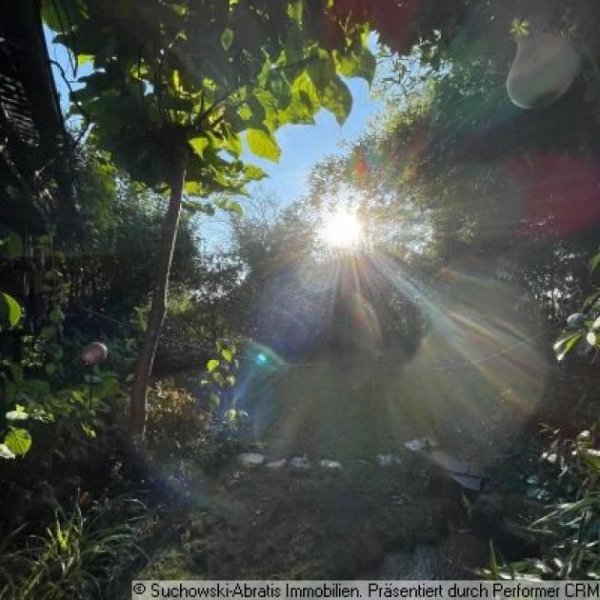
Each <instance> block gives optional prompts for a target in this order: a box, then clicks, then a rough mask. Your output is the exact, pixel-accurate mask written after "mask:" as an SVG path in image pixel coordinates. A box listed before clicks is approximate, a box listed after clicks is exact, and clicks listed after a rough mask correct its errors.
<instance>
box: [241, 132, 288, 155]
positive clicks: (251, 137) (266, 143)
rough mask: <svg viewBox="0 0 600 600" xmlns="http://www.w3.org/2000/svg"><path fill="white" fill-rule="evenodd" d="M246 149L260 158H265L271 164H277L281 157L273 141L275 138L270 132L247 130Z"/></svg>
mask: <svg viewBox="0 0 600 600" xmlns="http://www.w3.org/2000/svg"><path fill="white" fill-rule="evenodd" d="M247 139H248V147H249V148H250V150H251V152H253V153H254V154H256V156H260V158H266V159H267V160H271V161H273V162H277V161H278V160H279V157H280V155H281V150H280V149H279V146H278V145H277V142H276V141H275V138H274V137H273V135H272V134H271V133H270V132H267V131H264V130H263V129H253V128H251V129H248V134H247Z"/></svg>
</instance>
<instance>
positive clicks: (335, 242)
mask: <svg viewBox="0 0 600 600" xmlns="http://www.w3.org/2000/svg"><path fill="white" fill-rule="evenodd" d="M319 237H320V238H321V240H322V241H323V242H324V243H325V244H326V245H327V246H329V248H332V249H340V250H352V249H354V248H357V247H358V246H359V245H360V243H361V241H362V239H363V228H362V224H361V222H360V220H359V219H358V217H357V216H356V213H354V212H352V211H350V210H348V209H345V208H343V209H338V210H336V211H335V212H333V213H331V214H329V215H327V216H326V217H325V218H324V220H323V225H322V227H321V231H320V235H319Z"/></svg>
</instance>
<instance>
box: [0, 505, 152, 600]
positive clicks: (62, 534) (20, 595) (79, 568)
mask: <svg viewBox="0 0 600 600" xmlns="http://www.w3.org/2000/svg"><path fill="white" fill-rule="evenodd" d="M145 516H146V515H145V507H144V505H143V504H142V503H141V502H140V501H139V500H136V499H134V498H132V497H129V496H120V497H118V498H113V499H109V498H103V499H101V500H98V501H94V502H92V503H91V505H90V506H87V507H82V506H81V505H80V503H79V502H77V503H76V504H75V505H74V506H73V508H72V509H71V511H70V512H68V513H67V512H65V511H64V510H62V509H57V511H56V514H55V519H54V521H53V523H51V524H50V525H49V526H48V528H47V530H46V533H45V535H43V536H27V537H26V538H25V539H24V540H23V537H22V535H20V534H21V533H22V531H21V530H15V531H13V532H12V534H11V535H9V536H8V537H7V538H5V539H4V540H3V543H2V546H1V547H0V565H1V566H0V573H1V574H2V579H3V581H4V583H3V584H2V586H1V587H0V598H6V599H8V598H11V599H14V600H28V599H30V598H36V600H38V599H39V600H55V599H56V600H58V599H62V598H73V599H78V598H81V599H90V598H105V597H115V596H114V594H115V593H116V591H115V590H116V589H117V588H119V586H120V585H121V584H122V579H123V578H124V577H125V576H126V575H128V572H127V571H128V569H131V567H132V565H133V563H134V562H135V561H136V560H137V559H138V558H139V557H140V556H141V555H142V554H143V553H142V550H141V548H140V546H139V545H138V539H139V536H140V528H141V524H142V520H143V519H144V518H145Z"/></svg>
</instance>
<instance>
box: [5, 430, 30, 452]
mask: <svg viewBox="0 0 600 600" xmlns="http://www.w3.org/2000/svg"><path fill="white" fill-rule="evenodd" d="M4 443H5V444H6V446H7V447H8V449H9V450H10V451H11V452H12V453H13V454H15V455H16V456H25V454H27V452H29V449H30V448H31V435H30V434H29V431H27V429H18V428H16V427H11V428H10V431H9V432H8V433H7V434H6V437H5V438H4Z"/></svg>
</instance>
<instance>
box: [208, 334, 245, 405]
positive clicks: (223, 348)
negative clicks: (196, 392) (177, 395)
mask: <svg viewBox="0 0 600 600" xmlns="http://www.w3.org/2000/svg"><path fill="white" fill-rule="evenodd" d="M216 350H217V356H218V358H211V359H210V360H209V361H208V362H207V363H206V373H205V378H204V379H203V380H202V381H201V383H200V385H201V387H202V388H203V389H204V392H205V393H206V394H207V397H208V400H209V403H210V405H211V406H212V407H213V408H214V409H217V408H219V406H220V405H221V399H222V396H223V395H227V393H228V392H229V391H231V390H232V389H233V387H234V386H235V381H236V378H235V374H236V371H237V369H238V368H239V366H240V363H239V360H238V359H237V358H235V355H236V353H237V347H236V346H235V344H232V343H226V342H224V341H223V340H217V343H216Z"/></svg>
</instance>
